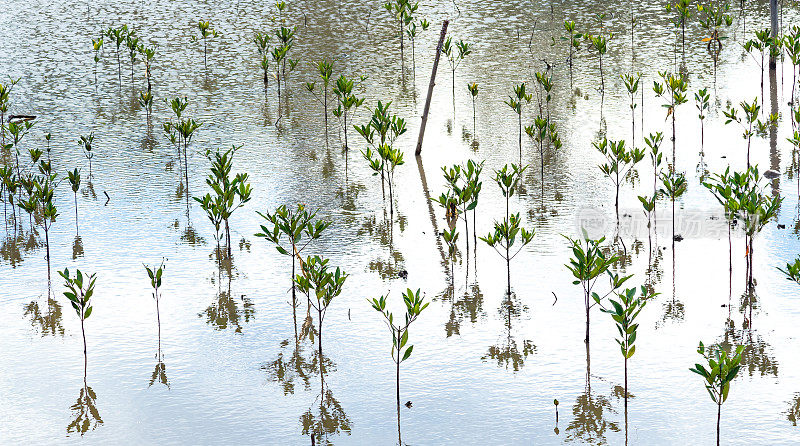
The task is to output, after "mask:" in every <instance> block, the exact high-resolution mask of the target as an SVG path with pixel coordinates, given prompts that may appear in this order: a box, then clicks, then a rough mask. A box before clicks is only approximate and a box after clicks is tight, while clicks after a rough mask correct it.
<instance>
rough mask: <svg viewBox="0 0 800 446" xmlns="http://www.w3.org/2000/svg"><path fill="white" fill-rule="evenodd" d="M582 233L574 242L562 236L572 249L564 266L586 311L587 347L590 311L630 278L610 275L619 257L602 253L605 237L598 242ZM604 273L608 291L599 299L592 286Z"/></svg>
mask: <svg viewBox="0 0 800 446" xmlns="http://www.w3.org/2000/svg"><path fill="white" fill-rule="evenodd" d="M582 231H583V237H582V239H578V240H574V239H571V238H569V237H567V236H564V237H565V238H566V239H567V240H569V242H570V245H571V246H570V247H571V248H572V258H571V259H570V260H569V265H564V266H566V267H567V269H568V270H569V271H570V272H571V273H572V275H573V276H574V277H575V280H574V281H573V282H572V284H573V285H580V286H581V287H582V288H583V302H584V307H585V309H586V338H585V339H584V342H585V343H586V346H587V347H588V346H589V313H590V310H591V309H592V307H594V306H595V305H602V303H601V302H602V301H603V299H605V298H606V297H608V296H609V295H611V293H613V292H614V291H616V290H618V289H620V288H621V287H622V285H623V284H624V283H625V281H627V280H628V279H629V278H630V277H631V276H627V277H619V275H617V274H612V273H611V271H609V268H610V267H611V265H613V264H614V263H615V262H616V261H617V260H619V257H617V256H610V257H609V256H606V254H605V252H604V251H605V250H606V246H604V245H603V242H604V241H605V237H602V238H600V239H598V240H592V239H590V238H589V235H588V234H587V233H586V230H585V229H582ZM604 273H606V274H608V276H609V288H610V289H609V291H608V292H607V293H606V294H605V295H604V296H602V297H601V296H600V295H599V294H598V293H597V292H595V291H594V286H595V284H596V283H597V279H598V278H599V277H600V276H601V275H602V274H604Z"/></svg>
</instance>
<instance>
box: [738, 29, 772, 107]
mask: <svg viewBox="0 0 800 446" xmlns="http://www.w3.org/2000/svg"><path fill="white" fill-rule="evenodd" d="M771 34H772V31H771V30H770V29H769V28H764V29H760V30H756V38H755V39H750V40H748V41H747V42H745V44H744V49H745V51H747V52H748V53H752V52H754V51H756V52H758V54H759V56H761V60H760V62H759V59H755V58H754V60H755V61H756V63H757V64H758V67H759V68H760V69H761V102H762V103H763V102H764V70H765V68H766V66H765V65H764V57H766V54H767V52H768V51H770V50H771V47H772V46H773V44H774V40H773V39H772V36H771Z"/></svg>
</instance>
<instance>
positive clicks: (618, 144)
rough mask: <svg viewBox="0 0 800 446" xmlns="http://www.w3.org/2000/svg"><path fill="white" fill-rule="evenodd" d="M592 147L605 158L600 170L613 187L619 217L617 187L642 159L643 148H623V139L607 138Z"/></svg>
mask: <svg viewBox="0 0 800 446" xmlns="http://www.w3.org/2000/svg"><path fill="white" fill-rule="evenodd" d="M593 145H594V148H595V149H597V151H599V152H600V153H601V154H602V155H603V156H604V157H605V158H606V162H605V163H603V164H600V165H599V166H597V167H599V168H600V171H601V172H603V174H604V175H605V176H606V177H608V178H609V179H610V180H611V181H612V182H613V183H614V187H615V190H616V192H615V195H614V209H615V210H616V215H617V218H619V188H620V185H622V182H623V181H625V179H626V178H627V177H628V176H629V174H630V173H631V172H633V169H634V167H635V166H636V164H638V163H639V161H641V160H643V159H644V150H642V149H637V148H635V147H634V148H631V149H630V150H627V149H626V148H625V141H611V140H609V139H608V138H603V140H602V141H600V142H599V143H597V142H595V143H593Z"/></svg>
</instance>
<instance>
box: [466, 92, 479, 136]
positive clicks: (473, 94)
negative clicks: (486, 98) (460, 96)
mask: <svg viewBox="0 0 800 446" xmlns="http://www.w3.org/2000/svg"><path fill="white" fill-rule="evenodd" d="M467 90H469V95H470V97H471V98H472V135H473V137H475V136H476V133H477V131H478V129H477V125H478V109H477V108H476V107H475V101H476V100H477V99H478V83H477V82H473V83H471V84H467Z"/></svg>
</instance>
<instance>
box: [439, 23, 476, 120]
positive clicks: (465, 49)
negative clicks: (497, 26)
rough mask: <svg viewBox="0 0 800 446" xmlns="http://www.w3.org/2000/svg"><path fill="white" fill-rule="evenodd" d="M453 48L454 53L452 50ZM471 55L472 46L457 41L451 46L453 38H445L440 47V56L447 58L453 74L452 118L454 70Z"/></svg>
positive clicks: (454, 93) (454, 86) (454, 90)
mask: <svg viewBox="0 0 800 446" xmlns="http://www.w3.org/2000/svg"><path fill="white" fill-rule="evenodd" d="M454 48H455V52H454V51H453V49H454ZM471 53H472V46H471V45H470V44H469V43H466V42H464V41H463V40H459V41H458V42H456V43H455V45H453V38H452V37H449V36H448V37H447V40H445V41H444V45H443V46H442V54H444V55H445V56H447V62H449V63H450V71H452V73H453V116H454V117H455V113H456V70H457V69H458V66H459V65H461V62H463V61H464V58H465V57H467V56H468V55H469V54H471Z"/></svg>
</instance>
